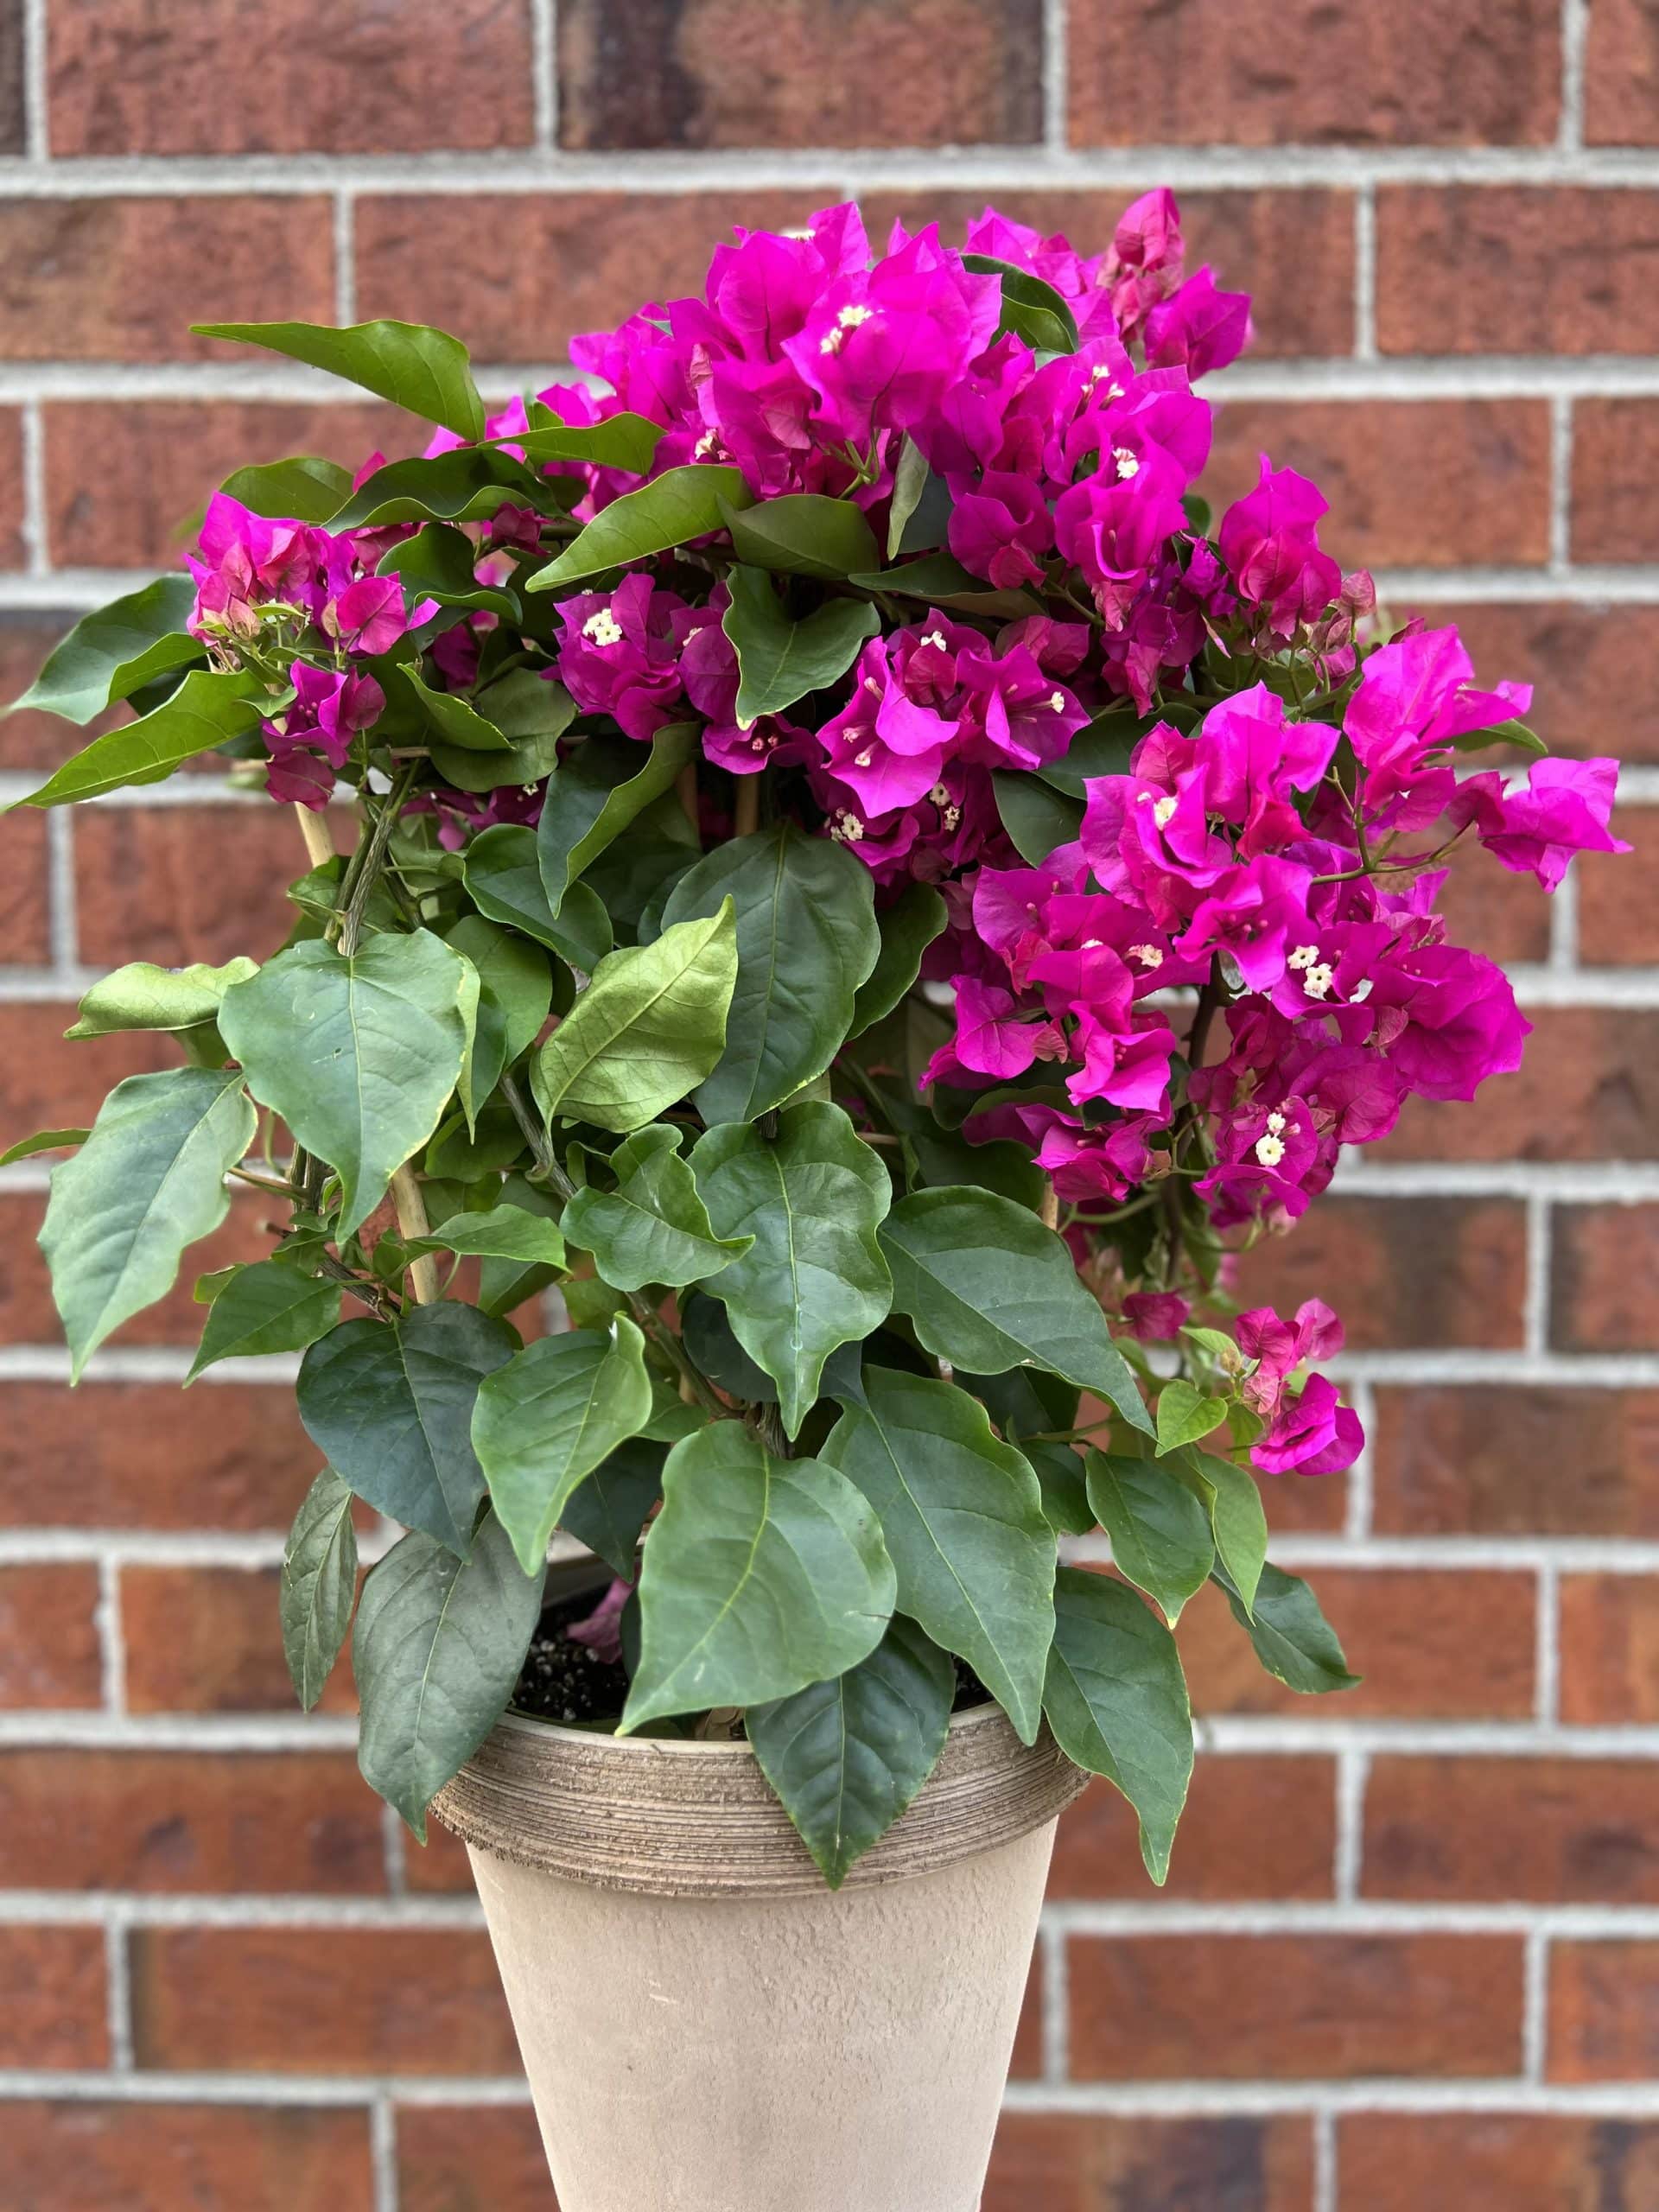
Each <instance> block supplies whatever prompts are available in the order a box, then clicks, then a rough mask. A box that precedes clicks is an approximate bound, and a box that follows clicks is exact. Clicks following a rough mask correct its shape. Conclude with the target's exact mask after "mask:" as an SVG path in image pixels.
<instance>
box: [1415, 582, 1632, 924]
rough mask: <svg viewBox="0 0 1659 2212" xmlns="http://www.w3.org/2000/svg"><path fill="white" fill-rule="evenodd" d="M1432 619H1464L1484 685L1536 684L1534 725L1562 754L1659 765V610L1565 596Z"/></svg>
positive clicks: (1439, 610)
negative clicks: (1509, 680) (1505, 681)
mask: <svg viewBox="0 0 1659 2212" xmlns="http://www.w3.org/2000/svg"><path fill="white" fill-rule="evenodd" d="M1427 614H1428V617H1429V619H1430V620H1431V621H1433V622H1447V621H1454V622H1456V624H1457V625H1458V627H1459V630H1461V632H1463V637H1464V642H1465V644H1466V645H1468V647H1469V650H1470V652H1471V653H1472V654H1473V655H1474V656H1475V660H1476V664H1477V665H1478V669H1479V671H1480V674H1481V677H1482V678H1483V680H1488V679H1491V678H1495V677H1504V676H1508V677H1524V678H1525V680H1526V681H1527V682H1528V683H1530V684H1531V685H1532V686H1533V701H1532V707H1531V709H1530V711H1529V715H1528V720H1529V721H1530V722H1531V724H1532V726H1533V728H1535V730H1537V731H1538V733H1539V734H1540V735H1541V736H1542V737H1544V738H1546V739H1548V743H1549V748H1550V750H1551V752H1552V753H1571V754H1573V756H1574V757H1575V758H1578V757H1581V756H1583V755H1584V754H1586V753H1617V754H1618V756H1619V757H1620V758H1621V759H1622V760H1659V607H1619V606H1613V605H1611V604H1608V603H1606V602H1599V603H1593V602H1584V601H1561V600H1555V601H1541V602H1539V603H1538V604H1536V605H1531V604H1527V603H1524V602H1523V603H1522V604H1520V605H1512V606H1504V605H1502V604H1492V603H1485V602H1483V603H1479V604H1474V605H1471V604H1458V605H1450V604H1448V605H1446V606H1436V607H1429V608H1428V609H1427ZM1460 873H1462V874H1469V873H1471V871H1469V870H1467V869H1464V870H1462V871H1460ZM1627 873H1628V871H1627ZM1628 888H1629V886H1628V884H1627V885H1626V889H1627V891H1628Z"/></svg>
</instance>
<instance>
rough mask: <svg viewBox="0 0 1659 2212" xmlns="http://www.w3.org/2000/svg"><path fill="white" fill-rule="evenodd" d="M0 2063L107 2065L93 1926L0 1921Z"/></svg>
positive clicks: (99, 1938) (100, 1942)
mask: <svg viewBox="0 0 1659 2212" xmlns="http://www.w3.org/2000/svg"><path fill="white" fill-rule="evenodd" d="M0 1989H3V1990H4V1992H5V1993H6V2001H5V2003H4V2004H3V2005H0V2066H29V2067H41V2066H73V2067H81V2066H105V2065H107V2064H108V2063H109V2030H108V2026H107V2022H106V2013H105V2003H106V1999H105V1980H104V1935H103V1930H102V1929H97V1928H31V1927H16V1928H8V1927H3V1926H0ZM9 2138H10V2131H8V2139H9Z"/></svg>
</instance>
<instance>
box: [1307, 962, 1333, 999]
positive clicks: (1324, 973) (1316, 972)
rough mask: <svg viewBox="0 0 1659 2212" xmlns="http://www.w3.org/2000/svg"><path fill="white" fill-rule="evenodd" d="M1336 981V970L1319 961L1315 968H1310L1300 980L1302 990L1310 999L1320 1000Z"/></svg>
mask: <svg viewBox="0 0 1659 2212" xmlns="http://www.w3.org/2000/svg"><path fill="white" fill-rule="evenodd" d="M1336 980H1337V977H1336V970H1335V969H1332V968H1328V967H1326V966H1325V963H1324V962H1323V961H1321V962H1320V963H1319V966H1318V967H1317V968H1310V969H1308V971H1307V973H1306V976H1303V978H1302V988H1303V989H1304V990H1305V991H1306V993H1307V995H1308V996H1309V998H1311V999H1322V998H1323V997H1324V996H1325V994H1326V992H1327V991H1328V990H1329V989H1330V988H1331V986H1332V983H1334V982H1336Z"/></svg>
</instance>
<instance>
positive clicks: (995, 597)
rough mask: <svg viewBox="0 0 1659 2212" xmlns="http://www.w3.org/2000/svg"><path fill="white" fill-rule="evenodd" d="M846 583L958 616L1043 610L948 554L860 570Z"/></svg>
mask: <svg viewBox="0 0 1659 2212" xmlns="http://www.w3.org/2000/svg"><path fill="white" fill-rule="evenodd" d="M847 581H848V582H849V583H850V584H855V585H856V586H857V587H858V588H859V589H860V590H861V591H875V592H883V593H886V594H889V595H890V596H892V597H895V598H899V599H922V600H925V601H927V603H928V605H929V606H930V607H944V608H945V609H947V610H953V611H955V612H956V613H960V614H1002V615H1007V616H1009V617H1011V618H1014V619H1016V620H1017V619H1018V618H1019V617H1020V616H1021V615H1026V614H1040V613H1042V611H1043V610H1042V601H1040V600H1038V599H1033V596H1032V594H1030V593H1029V592H1028V591H998V590H997V589H996V588H995V587H994V586H992V585H990V584H988V583H986V582H984V580H983V579H982V577H979V576H976V575H973V574H972V573H971V571H970V570H969V569H964V568H963V565H962V563H961V562H960V561H958V560H957V558H956V557H955V556H954V555H953V554H950V553H924V554H923V555H922V556H920V558H919V559H918V560H915V561H901V562H900V563H899V564H898V566H897V567H895V568H891V569H875V568H871V569H859V570H856V571H855V573H854V574H853V575H850V576H849V577H848V579H847Z"/></svg>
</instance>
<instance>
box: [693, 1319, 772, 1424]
mask: <svg viewBox="0 0 1659 2212" xmlns="http://www.w3.org/2000/svg"><path fill="white" fill-rule="evenodd" d="M680 1320H681V1327H682V1332H683V1337H684V1340H685V1348H686V1350H687V1351H689V1352H690V1355H691V1357H692V1358H693V1359H694V1360H695V1361H696V1364H697V1365H698V1366H699V1367H700V1368H701V1369H702V1371H703V1373H704V1374H705V1375H706V1376H708V1377H709V1381H710V1382H711V1383H718V1385H719V1386H720V1388H721V1389H722V1390H724V1391H725V1392H726V1393H727V1395H728V1396H729V1397H734V1398H744V1399H747V1401H748V1402H749V1403H750V1404H752V1405H756V1406H775V1405H776V1404H777V1402H778V1385H777V1384H776V1383H774V1382H773V1381H772V1377H771V1376H770V1375H768V1374H767V1373H766V1370H765V1368H764V1367H757V1366H756V1365H755V1363H754V1362H753V1360H752V1359H751V1358H750V1357H749V1355H748V1354H747V1352H746V1351H744V1349H743V1347H742V1345H741V1344H739V1342H738V1341H737V1338H736V1336H735V1335H734V1332H733V1329H732V1325H731V1323H730V1321H729V1320H728V1319H727V1316H726V1309H725V1307H724V1306H721V1304H720V1303H719V1302H718V1300H715V1299H712V1298H701V1297H699V1296H698V1295H697V1294H696V1292H695V1291H692V1292H690V1293H688V1294H687V1295H686V1297H685V1298H684V1299H683V1300H682V1301H681V1306H680Z"/></svg>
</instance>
